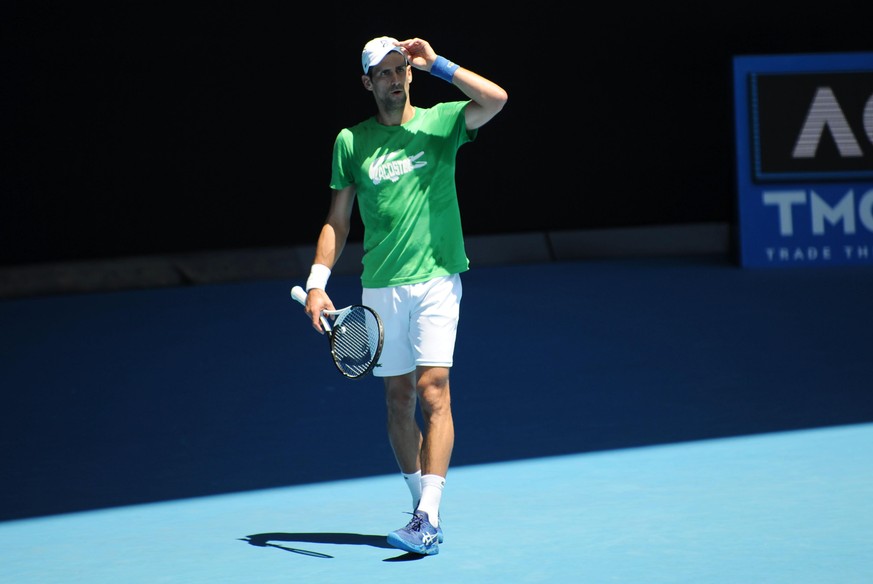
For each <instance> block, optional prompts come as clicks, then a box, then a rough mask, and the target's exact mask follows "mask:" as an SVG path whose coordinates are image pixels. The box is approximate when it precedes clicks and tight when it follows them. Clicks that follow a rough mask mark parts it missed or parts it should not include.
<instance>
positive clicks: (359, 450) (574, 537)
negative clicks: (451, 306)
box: [0, 258, 873, 584]
mask: <svg viewBox="0 0 873 584" xmlns="http://www.w3.org/2000/svg"><path fill="white" fill-rule="evenodd" d="M464 282H465V291H464V294H465V296H464V304H463V309H462V320H461V331H460V337H459V345H458V354H457V357H458V359H457V362H456V365H455V369H454V372H453V403H454V406H455V423H456V427H457V442H456V447H455V453H454V456H453V467H452V469H451V470H450V473H449V477H448V482H447V486H446V491H445V495H444V499H443V507H442V513H441V514H442V516H443V521H444V529H445V534H446V540H445V543H444V544H443V545H442V546H441V551H440V554H439V555H437V556H434V557H426V558H420V557H418V556H412V555H407V554H403V553H401V552H400V551H399V550H395V549H393V548H390V547H388V546H387V544H386V543H385V534H386V533H387V532H388V531H391V530H393V529H396V528H398V527H401V526H402V525H404V524H405V523H406V521H407V520H408V517H409V516H408V515H406V514H405V512H407V511H409V509H408V506H409V495H408V493H407V491H406V488H405V486H404V485H403V483H402V480H401V479H400V477H399V475H398V474H397V471H396V468H395V467H394V463H393V459H392V458H391V454H390V449H389V447H388V445H387V439H386V438H385V436H384V413H383V411H382V401H381V400H382V397H381V390H380V385H379V382H378V381H377V380H375V379H372V378H368V379H365V380H361V381H347V380H344V379H342V378H341V377H340V376H339V374H338V373H336V371H334V370H332V367H333V366H332V364H331V363H330V361H329V358H328V357H327V356H326V354H325V352H324V351H325V341H324V340H323V339H322V338H321V337H319V336H318V335H317V334H315V333H314V332H313V331H312V330H311V329H310V328H309V327H308V324H307V323H306V321H305V319H304V318H303V317H302V316H301V313H300V308H299V305H297V304H296V303H294V302H293V301H291V300H290V298H288V290H289V289H290V285H291V284H293V283H288V282H249V283H240V284H227V285H216V286H199V287H190V288H175V289H157V290H144V291H130V292H120V293H105V294H87V295H78V296H67V297H46V298H32V299H26V300H8V301H3V302H0V366H2V368H0V373H2V377H0V384H2V385H0V386H2V395H3V399H4V407H3V409H2V413H0V445H2V453H3V460H4V480H3V489H2V497H0V512H2V516H0V582H2V583H4V584H5V583H6V582H9V583H15V584H18V583H21V584H29V583H58V584H60V583H64V584H66V583H71V582H83V583H95V584H99V583H113V584H114V583H134V584H135V583H140V582H142V583H149V584H152V583H177V582H178V583H199V582H209V583H215V582H228V583H236V582H241V583H248V582H257V583H267V582H304V583H309V582H312V583H320V582H326V583H327V582H409V581H412V580H413V579H414V580H415V581H438V582H452V583H479V582H501V583H502V582H559V581H560V582H592V583H601V582H604V583H605V582H620V583H644V584H650V583H673V582H676V583H684V582H689V583H695V584H696V583H703V582H707V583H708V582H712V583H719V584H721V583H725V584H728V583H730V584H733V583H737V584H746V583H752V582H754V583H756V584H757V583H783V582H784V583H791V584H796V583H804V584H805V583H810V584H812V583H816V584H818V583H825V582H826V583H839V584H845V583H862V582H864V583H867V582H870V581H871V580H870V578H871V574H873V456H871V454H870V453H871V451H873V377H871V373H870V371H871V369H870V364H871V363H873V338H871V334H870V331H871V330H873V308H871V306H873V305H871V303H870V299H871V298H873V271H871V270H869V269H859V268H850V269H844V268H826V269H814V268H813V269H808V270H794V269H791V270H775V271H767V270H765V271H747V270H742V269H739V268H736V267H734V266H733V265H731V264H729V263H727V262H725V261H723V260H722V259H720V258H673V259H640V260H610V261H585V262H574V263H555V264H546V265H528V266H514V267H494V268H492V267H488V268H480V269H474V270H473V271H471V272H470V273H469V274H467V275H466V277H465V279H464ZM543 282H549V283H550V284H551V286H550V287H549V288H548V289H547V290H543V287H542V283H543ZM357 285H358V284H357V279H356V278H342V277H338V278H336V280H332V288H333V289H332V292H333V297H334V300H335V301H336V302H338V303H351V302H354V301H356V300H357V298H356V295H357V294H358V292H357V290H358V288H357ZM551 307H562V308H564V309H565V310H558V311H556V310H553V309H552V308H551Z"/></svg>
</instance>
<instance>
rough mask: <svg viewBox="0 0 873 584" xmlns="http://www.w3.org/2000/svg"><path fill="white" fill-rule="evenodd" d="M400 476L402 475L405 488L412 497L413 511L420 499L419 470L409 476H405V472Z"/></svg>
mask: <svg viewBox="0 0 873 584" xmlns="http://www.w3.org/2000/svg"><path fill="white" fill-rule="evenodd" d="M400 474H402V475H403V480H404V481H406V486H407V487H409V494H410V495H412V510H413V511H415V507H416V506H417V505H418V501H419V500H420V499H421V470H417V471H415V472H414V473H411V474H406V473H405V472H401V473H400Z"/></svg>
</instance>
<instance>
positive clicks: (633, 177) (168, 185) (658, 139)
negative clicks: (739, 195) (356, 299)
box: [0, 0, 871, 265]
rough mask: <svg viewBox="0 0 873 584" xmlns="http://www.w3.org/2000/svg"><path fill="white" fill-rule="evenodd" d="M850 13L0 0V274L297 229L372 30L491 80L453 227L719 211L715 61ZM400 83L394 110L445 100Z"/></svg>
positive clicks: (815, 31)
mask: <svg viewBox="0 0 873 584" xmlns="http://www.w3.org/2000/svg"><path fill="white" fill-rule="evenodd" d="M865 11H866V9H864V8H863V3H857V2H855V3H846V4H845V6H843V5H841V4H840V3H835V2H828V3H827V5H816V4H813V5H806V4H803V5H801V4H799V3H798V4H794V3H767V2H720V3H715V4H713V3H699V4H698V3H692V2H660V3H651V4H642V5H639V6H634V7H633V8H630V7H629V6H628V5H625V4H619V3H612V4H610V3H607V4H597V5H596V6H594V5H588V4H585V5H582V4H580V5H569V4H563V3H562V4H557V3H555V4H551V3H543V2H536V3H508V2H507V3H482V4H473V3H468V4H452V3H451V2H440V3H428V4H423V5H420V6H419V5H416V4H414V3H382V4H373V3H360V2H359V3H354V4H349V5H348V6H344V5H343V4H338V3H319V4H292V3H289V2H217V1H214V2H202V3H201V2H184V1H180V2H144V1H125V0H112V1H109V0H105V1H98V2H95V1H90V2H39V1H27V2H14V1H13V2H9V1H4V2H2V5H0V43H2V47H0V80H2V81H0V83H2V92H0V131H2V144H3V149H4V152H3V156H2V161H3V162H2V172H0V193H2V199H0V201H2V203H0V204H2V208H0V265H23V264H32V263H39V262H49V261H65V260H73V259H83V258H112V257H121V256H127V255H138V254H154V253H174V252H189V251H204V250H221V249H237V248H259V247H273V246H288V245H295V244H300V243H314V240H315V237H316V235H317V232H318V229H319V226H320V224H321V221H322V219H323V217H324V214H325V212H326V209H327V203H328V192H329V191H328V181H329V175H330V153H331V147H332V144H333V140H334V137H335V135H336V133H337V132H338V131H339V130H340V129H341V128H342V127H344V126H347V125H351V124H353V123H356V122H358V121H360V120H361V119H362V118H363V117H365V116H368V115H371V114H372V112H373V111H374V106H373V102H372V97H371V96H370V94H368V93H367V92H366V91H365V90H364V89H363V88H362V86H361V84H360V80H359V76H360V69H359V55H360V51H361V47H362V46H363V44H364V43H365V42H366V41H367V40H369V39H370V38H372V37H375V36H381V35H390V36H395V37H398V38H408V37H412V36H419V37H422V38H425V39H426V40H429V41H430V42H431V43H432V45H433V46H434V48H435V50H436V51H437V52H438V53H440V54H443V55H445V56H447V57H449V58H451V59H453V60H455V61H457V62H459V63H460V64H461V65H463V66H465V67H468V68H470V69H473V70H474V71H476V72H478V73H481V74H483V75H485V76H486V77H489V78H492V79H493V80H495V81H496V82H498V83H499V84H501V85H502V86H503V87H504V88H506V90H507V91H508V92H509V95H510V101H509V103H508V104H507V107H506V108H505V110H504V112H503V113H502V114H501V115H500V116H499V117H497V118H495V120H494V121H492V122H491V124H489V125H488V126H486V127H485V128H484V129H483V130H482V132H481V133H480V136H479V139H478V140H477V141H476V142H474V143H473V144H471V145H468V146H465V147H464V148H462V150H461V154H460V165H459V171H458V182H459V191H460V195H461V199H462V202H461V204H462V210H463V212H464V215H465V228H466V230H467V232H468V233H470V234H491V233H504V232H526V231H540V230H563V229H589V228H609V227H626V226H643V225H655V224H682V223H697V222H731V221H733V215H734V177H733V173H734V142H733V103H732V80H731V73H732V61H731V60H732V57H733V56H735V55H740V54H777V53H804V52H811V53H822V52H847V51H866V50H870V48H871V41H870V22H869V19H868V18H865V17H864V15H863V14H862V12H865ZM414 77H415V79H414V82H413V86H412V98H413V103H414V104H416V105H420V106H427V105H430V104H432V103H433V102H435V101H437V100H442V99H460V98H462V95H461V94H460V92H458V91H457V90H456V89H453V88H451V87H450V86H448V85H447V84H444V83H443V82H441V81H439V80H437V79H435V78H432V77H430V76H428V75H425V74H423V73H418V74H417V75H415V76H414ZM357 237H358V232H357V231H356V232H354V233H353V234H352V238H353V239H355V238H357Z"/></svg>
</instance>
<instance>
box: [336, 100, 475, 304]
mask: <svg viewBox="0 0 873 584" xmlns="http://www.w3.org/2000/svg"><path fill="white" fill-rule="evenodd" d="M467 103H468V102H466V101H454V102H448V103H440V104H438V105H436V106H434V107H432V108H415V115H414V116H413V118H412V119H411V120H409V121H408V122H407V123H405V124H403V125H401V126H383V125H382V124H380V123H379V122H377V121H376V118H375V117H373V118H369V119H367V120H365V121H363V122H361V123H360V124H357V125H355V126H352V127H350V128H345V129H343V130H341V131H340V133H339V135H338V136H337V138H336V142H335V143H334V149H333V164H332V170H331V181H330V186H331V188H332V189H337V190H339V189H343V188H345V187H347V186H349V185H352V184H353V185H354V186H355V189H356V192H357V199H358V209H359V210H360V212H361V220H362V221H363V223H364V257H363V264H364V270H363V273H362V275H361V282H362V285H363V287H364V288H384V287H387V286H398V285H401V284H415V283H418V282H424V281H426V280H429V279H431V278H434V277H437V276H445V275H449V274H457V273H460V272H464V271H466V270H467V269H468V268H469V265H470V262H469V260H468V259H467V254H466V251H465V249H464V238H463V232H462V229H461V213H460V209H459V207H458V194H457V191H456V189H455V158H456V155H457V152H458V148H460V147H461V145H462V144H465V143H466V142H470V141H472V140H474V139H475V138H476V133H477V132H476V130H473V131H469V132H468V131H467V129H466V124H465V121H464V107H465V106H466V105H467Z"/></svg>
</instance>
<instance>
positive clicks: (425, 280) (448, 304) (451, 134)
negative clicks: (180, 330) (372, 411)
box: [306, 37, 507, 555]
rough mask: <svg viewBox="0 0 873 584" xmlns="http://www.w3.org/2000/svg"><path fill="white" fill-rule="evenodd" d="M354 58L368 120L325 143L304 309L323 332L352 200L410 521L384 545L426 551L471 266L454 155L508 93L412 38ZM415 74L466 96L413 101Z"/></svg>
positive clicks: (431, 548)
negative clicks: (369, 101)
mask: <svg viewBox="0 0 873 584" xmlns="http://www.w3.org/2000/svg"><path fill="white" fill-rule="evenodd" d="M361 57H362V58H361V62H362V67H363V75H362V76H361V83H363V86H364V89H366V90H367V91H369V92H370V93H372V94H373V98H374V99H375V102H376V115H375V116H373V117H370V118H368V119H366V120H364V121H362V122H360V123H358V124H357V125H354V126H351V127H349V128H344V129H342V130H341V131H340V132H339V134H338V136H337V138H336V141H335V143H334V149H333V163H332V167H331V169H332V172H331V184H330V188H331V190H332V197H331V202H330V208H329V210H328V213H327V218H326V220H325V222H324V225H323V227H322V228H321V233H320V234H319V237H318V241H317V244H316V250H315V258H314V261H313V265H312V269H311V272H310V275H309V278H308V279H307V282H306V291H307V297H306V312H307V314H309V315H310V316H311V317H312V326H313V327H315V329H316V330H318V331H319V332H323V331H322V329H321V324H320V323H319V318H318V317H319V314H320V313H321V311H322V310H332V309H334V308H335V307H334V304H333V302H332V301H331V299H330V298H329V296H328V295H327V293H326V292H325V289H326V286H327V282H328V278H329V277H330V273H331V269H332V268H333V266H334V265H335V264H336V262H337V260H338V258H339V257H340V254H341V253H342V251H343V248H344V247H345V244H346V240H347V238H348V234H349V229H350V221H351V215H352V210H353V206H354V203H355V200H356V199H357V202H358V208H359V210H360V215H361V220H362V223H363V225H364V237H363V239H364V242H363V243H364V245H363V249H364V256H363V262H362V263H363V272H362V275H361V283H362V286H363V293H362V296H361V300H362V304H365V305H367V306H370V307H372V308H374V309H375V310H376V312H378V313H379V315H380V316H381V317H382V320H383V324H384V327H385V342H384V345H383V349H382V355H381V358H380V360H379V362H378V363H377V364H376V367H375V368H374V369H373V374H374V375H375V376H377V377H381V378H383V381H384V385H385V401H386V408H387V426H388V438H389V441H390V443H391V447H392V449H393V451H394V456H395V458H396V460H397V464H398V466H399V467H400V471H401V473H402V475H403V478H404V480H405V481H406V484H407V486H408V487H409V491H410V493H411V495H412V519H411V520H410V521H409V523H408V524H407V525H406V526H405V527H403V528H401V529H398V530H396V531H393V532H391V533H389V534H388V543H390V544H391V545H393V546H395V547H397V548H399V549H402V550H406V551H408V552H413V553H417V554H424V555H432V554H436V553H439V543H441V542H442V540H443V537H442V526H441V525H440V504H441V501H442V494H443V488H444V486H445V484H446V474H447V472H448V468H449V461H450V459H451V455H452V449H453V447H454V440H455V430H454V424H453V421H452V409H451V398H450V394H449V371H450V369H451V367H452V364H453V357H454V349H455V338H456V332H457V326H458V317H459V308H460V302H461V292H462V290H461V276H460V274H461V273H462V272H465V271H467V270H468V269H469V260H468V258H467V255H466V251H465V247H464V238H463V233H462V229H461V217H460V210H459V205H458V197H457V190H456V185H455V159H456V155H457V151H458V149H459V148H460V147H461V146H462V145H464V144H466V143H467V142H470V141H472V140H474V139H475V138H476V135H477V132H478V129H479V128H481V127H482V126H483V125H485V124H486V123H487V122H489V121H490V120H491V119H492V118H493V117H494V116H495V115H497V114H498V113H499V112H500V111H501V110H502V109H503V106H504V105H505V104H506V101H507V93H506V91H504V90H503V88H501V87H500V86H498V85H496V84H495V83H493V82H491V81H489V80H487V79H485V78H483V77H482V76H480V75H478V74H476V73H474V72H473V71H470V70H469V69H466V68H464V67H460V66H459V65H457V64H456V63H454V62H452V61H450V60H448V59H446V58H445V57H442V56H439V55H437V53H436V52H434V49H433V48H432V47H431V46H430V44H429V43H428V42H427V41H425V40H422V39H419V38H413V39H409V40H405V41H398V40H397V39H394V38H391V37H379V38H375V39H373V40H371V41H370V42H368V43H367V44H366V45H365V46H364V50H363V53H362V55H361ZM413 70H418V71H422V72H425V73H429V74H430V76H432V77H435V78H436V79H438V80H440V82H445V83H450V84H452V85H454V86H455V87H457V88H458V90H459V91H460V93H461V94H463V96H464V98H462V99H459V100H458V101H449V102H443V103H439V104H436V105H434V106H433V107H430V108H421V107H415V106H413V105H412V103H411V100H410V94H409V89H410V84H411V83H412V77H413ZM459 97H460V96H459ZM417 408H420V409H421V414H422V420H423V426H424V430H423V431H422V429H421V428H420V427H419V426H418V424H417V422H416V417H415V414H416V409H417Z"/></svg>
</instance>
